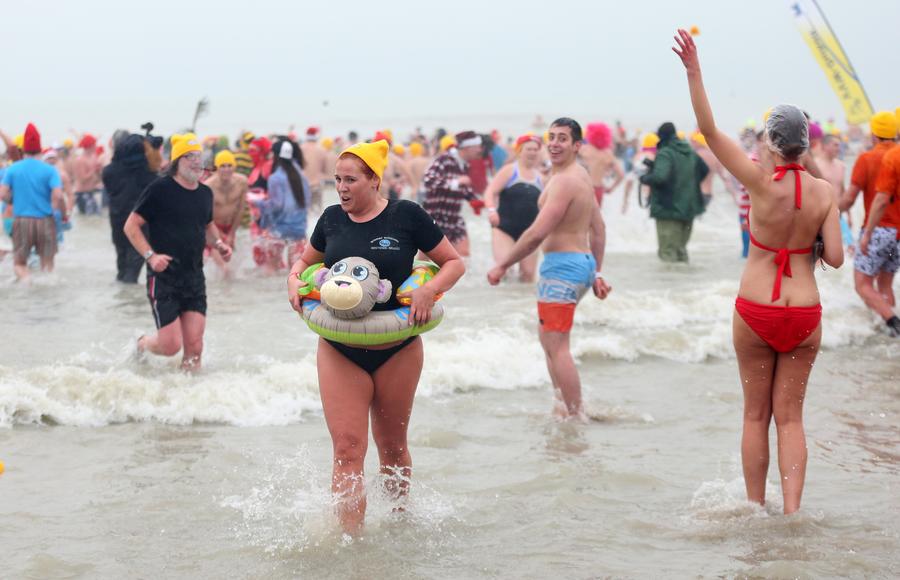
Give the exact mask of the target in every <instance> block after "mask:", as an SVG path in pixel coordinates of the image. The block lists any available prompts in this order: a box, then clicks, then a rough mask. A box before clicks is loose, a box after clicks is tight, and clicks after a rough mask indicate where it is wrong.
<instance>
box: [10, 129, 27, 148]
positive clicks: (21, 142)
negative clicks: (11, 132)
mask: <svg viewBox="0 0 900 580" xmlns="http://www.w3.org/2000/svg"><path fill="white" fill-rule="evenodd" d="M13 143H15V144H16V147H18V148H19V149H24V148H25V133H19V134H18V135H16V136H15V137H13Z"/></svg>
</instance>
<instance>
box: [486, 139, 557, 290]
mask: <svg viewBox="0 0 900 580" xmlns="http://www.w3.org/2000/svg"><path fill="white" fill-rule="evenodd" d="M540 162H541V139H540V137H538V136H536V135H523V136H521V137H519V138H518V139H517V140H516V160H515V161H514V162H512V163H509V164H507V165H504V166H503V168H502V169H500V171H498V172H497V174H496V175H494V178H493V179H491V182H490V183H489V184H488V186H487V189H485V191H484V203H485V207H486V208H487V212H488V220H489V221H490V223H491V227H492V228H493V231H492V233H491V242H492V246H493V249H494V260H495V261H499V260H500V259H501V258H502V257H503V256H506V255H507V254H508V253H509V250H510V249H511V248H512V247H513V244H515V243H516V241H517V240H518V239H519V237H520V236H521V235H522V233H523V232H524V231H525V230H527V229H528V227H529V226H531V224H532V222H534V219H535V218H536V217H537V214H538V198H540V196H541V191H542V190H543V189H544V184H543V182H542V181H541V173H540V171H539V169H538V168H539V166H540ZM498 196H499V203H497V201H496V200H495V198H496V197H498ZM537 258H538V253H537V252H534V253H533V254H531V255H530V256H528V257H527V258H525V259H524V260H522V261H521V262H519V280H520V281H522V282H534V273H535V270H536V269H537Z"/></svg>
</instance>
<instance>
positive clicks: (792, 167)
mask: <svg viewBox="0 0 900 580" xmlns="http://www.w3.org/2000/svg"><path fill="white" fill-rule="evenodd" d="M788 171H793V172H794V205H795V206H797V209H800V191H801V188H800V172H801V171H806V168H805V167H803V166H802V165H800V164H798V163H788V164H787V165H778V166H776V167H775V175H774V176H773V177H772V178H773V179H774V180H775V181H781V180H782V179H784V176H785V175H787V172H788Z"/></svg>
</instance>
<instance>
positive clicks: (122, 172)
mask: <svg viewBox="0 0 900 580" xmlns="http://www.w3.org/2000/svg"><path fill="white" fill-rule="evenodd" d="M675 42H676V46H675V52H676V53H677V54H678V56H679V57H680V59H681V61H682V62H683V64H684V66H685V70H686V73H687V78H688V84H689V89H690V98H691V101H692V104H693V108H694V112H695V115H696V130H694V131H691V132H690V134H687V133H684V132H682V131H679V130H678V129H677V128H676V127H675V125H674V124H673V123H671V122H664V123H662V124H661V125H660V126H659V128H658V129H657V130H656V131H655V132H653V133H646V134H640V133H635V132H629V131H627V130H626V129H625V128H624V127H623V126H622V124H621V123H619V122H615V123H614V124H613V126H612V127H610V126H609V125H607V124H605V123H602V122H592V123H588V124H587V125H586V126H585V127H584V128H582V125H581V124H580V123H578V122H577V121H575V120H573V119H571V118H568V117H560V118H558V119H556V120H554V121H553V122H552V123H550V124H549V126H544V125H543V123H541V124H540V125H541V126H540V127H535V128H534V130H533V131H532V132H524V133H523V134H522V135H518V136H502V135H500V134H499V133H498V132H497V131H492V132H490V133H479V132H476V131H473V130H465V131H459V132H456V133H454V134H450V133H448V132H446V131H445V130H443V129H441V130H437V131H436V132H435V133H434V134H433V135H425V134H424V133H423V132H422V131H421V130H417V131H415V132H413V133H412V134H410V135H407V136H405V137H400V136H395V135H394V134H393V133H392V132H391V131H390V130H388V129H384V130H382V131H379V132H377V133H375V134H373V135H366V136H360V135H358V134H357V133H355V132H350V133H349V134H347V135H341V136H335V137H329V136H325V134H324V133H323V131H322V130H321V129H320V128H319V127H315V126H311V127H309V128H308V129H306V131H305V132H304V134H303V135H297V134H295V133H293V132H287V133H284V134H270V135H257V134H255V133H253V132H251V131H244V132H242V133H241V134H240V135H238V136H237V138H236V139H235V140H234V141H233V142H232V141H231V140H230V139H229V138H227V137H225V136H212V137H207V138H205V139H200V138H198V137H197V136H196V135H195V134H194V133H193V132H185V133H181V134H176V135H172V136H171V137H169V138H163V137H162V136H158V135H155V134H154V133H153V129H154V128H153V126H152V124H149V123H148V124H146V125H144V126H143V127H142V132H130V131H126V130H122V131H117V132H116V133H115V134H114V135H113V136H112V137H111V138H110V139H109V140H108V141H107V142H106V143H105V144H104V145H101V144H100V143H98V140H97V139H96V138H95V137H94V136H92V135H91V134H87V133H85V134H79V135H73V136H72V138H70V139H66V140H65V141H63V142H62V143H60V144H58V145H57V144H54V145H52V146H47V145H46V143H44V142H43V141H42V138H41V135H40V133H39V131H38V129H37V128H36V127H35V126H34V125H32V124H29V125H28V126H27V127H26V128H25V130H24V131H23V132H22V134H21V135H18V136H16V137H13V138H10V137H9V136H8V135H6V134H3V133H0V137H2V139H3V141H4V142H5V143H6V154H5V157H4V159H3V167H2V169H0V173H2V181H0V183H2V185H0V198H2V200H3V208H2V212H3V217H4V230H5V233H4V234H2V237H0V240H2V241H0V256H5V255H6V254H10V253H11V254H12V262H13V268H14V271H15V275H16V277H17V278H18V279H19V280H27V279H28V277H29V275H30V272H31V271H32V270H34V269H35V268H37V267H40V268H41V269H43V270H48V271H49V270H52V269H53V265H54V259H55V256H56V254H57V250H58V248H59V245H60V244H61V243H64V237H65V235H66V232H67V231H68V230H69V229H70V228H71V227H72V223H73V220H72V216H73V215H75V214H77V215H78V216H79V220H80V219H99V218H92V217H91V216H101V215H102V214H104V213H105V214H106V215H107V216H108V219H109V223H110V226H111V238H112V243H113V245H114V247H115V252H116V272H117V275H116V276H117V280H119V281H120V282H123V283H137V282H138V278H139V274H140V271H141V269H142V268H143V267H144V266H145V265H146V272H147V275H146V277H147V295H148V299H149V301H150V305H151V310H152V314H153V318H154V323H155V326H156V332H154V333H153V334H147V335H144V336H142V337H141V338H140V339H139V340H138V341H137V345H136V349H137V350H138V351H139V352H149V353H153V354H156V355H162V356H175V355H177V354H178V353H182V367H183V368H184V369H186V370H198V369H199V368H200V364H201V356H202V350H203V333H204V328H205V320H206V283H205V277H204V264H205V263H206V262H207V261H212V262H214V263H215V265H216V267H218V268H220V269H221V270H222V271H223V274H224V276H225V277H226V278H228V277H230V276H231V275H232V272H231V270H230V264H229V261H230V258H231V256H232V254H233V252H234V250H235V246H236V245H237V244H238V240H237V239H236V233H237V231H238V230H239V229H241V228H247V229H248V230H249V244H250V248H249V253H250V255H252V259H253V261H254V263H255V264H256V266H257V267H258V268H259V271H260V272H261V274H264V275H277V274H282V275H287V286H288V288H287V290H288V300H289V302H290V305H291V307H292V308H294V309H295V310H297V311H298V312H301V311H302V304H303V300H304V298H303V296H302V294H303V292H304V287H305V286H307V285H309V281H308V278H305V277H304V276H303V274H304V272H306V271H307V270H308V268H309V267H310V266H313V265H315V264H319V263H323V264H324V268H327V269H330V272H329V276H330V277H332V278H334V279H337V278H341V279H346V280H348V281H347V282H346V284H347V285H352V284H353V280H351V277H353V278H356V279H357V280H363V279H364V278H365V276H366V275H367V274H368V272H367V271H365V272H364V270H366V268H365V267H363V266H357V267H355V268H353V271H352V272H350V273H348V272H346V269H347V262H346V260H347V259H348V258H351V257H356V258H362V259H364V260H368V262H366V263H371V264H373V265H374V266H375V267H377V269H378V272H380V275H381V276H382V277H383V280H381V281H380V282H381V283H384V282H385V281H387V282H388V283H389V285H388V288H391V287H392V288H394V289H397V288H399V287H400V286H401V284H402V283H403V280H404V278H406V277H407V276H408V275H409V273H410V271H411V270H412V268H413V263H414V260H416V259H417V258H427V259H428V260H430V261H432V262H433V263H434V264H436V270H435V271H436V274H435V275H434V276H433V277H431V278H430V279H428V281H427V282H425V283H424V284H421V285H419V286H418V287H416V288H414V289H411V290H409V291H405V292H401V293H399V294H397V295H393V294H390V295H388V294H387V293H384V295H382V290H383V288H381V289H378V290H373V292H378V295H379V299H378V303H376V304H375V305H374V307H373V309H374V310H375V311H388V310H397V309H400V308H403V307H404V306H403V304H408V306H407V307H408V308H409V312H408V320H409V324H412V325H424V324H427V323H428V321H429V319H430V317H431V312H432V308H433V307H434V303H435V300H436V299H437V298H438V297H439V296H440V295H441V294H443V293H445V292H447V291H449V290H450V289H451V288H452V287H453V285H454V284H455V283H456V282H457V281H458V280H459V279H460V277H462V276H463V275H464V273H465V269H466V266H465V264H466V261H465V258H466V257H467V256H469V255H470V252H471V247H470V244H469V236H468V231H467V222H466V219H464V215H463V208H464V205H466V204H468V205H469V206H470V207H471V210H472V211H473V212H474V214H475V215H476V216H479V218H480V219H485V220H487V221H488V222H489V223H490V225H491V227H492V251H493V257H494V261H495V265H494V267H493V268H492V269H491V270H490V271H489V272H488V274H487V279H488V280H487V281H488V283H489V284H491V285H496V284H499V283H500V282H501V281H502V280H504V278H507V279H512V276H507V275H508V274H509V273H510V270H513V269H515V272H516V276H517V278H518V279H519V280H520V281H522V282H536V283H537V317H536V318H537V322H538V336H539V340H540V343H541V346H542V347H543V350H544V352H545V355H546V363H547V368H548V371H549V375H550V379H551V381H552V385H553V388H554V392H555V394H556V408H555V412H556V414H557V415H558V416H559V417H561V418H576V419H578V418H583V417H584V407H583V402H582V397H581V384H580V379H579V375H578V369H577V366H576V364H575V361H574V359H573V357H572V355H571V352H570V348H569V340H570V333H571V331H572V328H573V319H574V315H575V309H576V305H577V304H578V303H579V302H580V301H581V300H582V298H583V297H584V296H585V295H586V294H587V293H588V292H592V293H593V294H594V295H595V296H596V297H597V298H599V299H604V298H606V297H607V296H608V295H609V294H610V292H611V291H612V288H611V287H610V285H609V284H608V283H607V281H606V280H605V279H604V276H603V274H602V273H601V272H602V266H603V258H604V251H605V238H606V229H605V228H606V226H605V223H604V221H603V217H602V216H603V212H604V211H605V212H610V211H620V212H623V213H624V212H629V211H640V210H642V208H647V209H648V210H649V216H650V217H651V218H652V219H653V220H655V222H656V231H657V240H658V247H659V250H658V255H659V258H660V259H661V260H662V261H665V262H687V261H688V260H689V255H688V243H689V240H690V236H691V231H692V226H693V221H694V219H695V218H696V217H697V216H699V215H701V214H702V213H703V212H704V211H705V209H706V208H707V206H708V205H709V204H710V203H711V200H712V192H713V181H714V180H715V179H716V178H718V179H719V180H721V182H722V187H723V188H724V190H725V191H727V192H728V193H729V194H730V196H731V197H732V199H733V203H734V207H735V236H736V242H737V240H738V239H740V240H741V245H742V254H743V257H744V258H746V265H745V269H744V274H743V277H742V279H741V283H740V290H739V292H738V297H737V299H736V302H735V314H734V347H735V352H736V354H737V359H738V367H739V373H740V377H741V384H742V387H743V390H744V402H745V410H744V419H743V440H742V456H743V467H744V475H745V481H746V485H747V496H748V498H749V499H750V500H751V501H755V502H758V503H764V502H765V478H766V473H767V470H768V464H769V440H768V432H769V424H770V422H771V420H772V419H773V417H774V420H775V424H776V428H777V434H778V440H779V445H778V463H779V469H780V471H781V475H782V490H783V494H784V510H785V512H786V513H791V512H793V511H796V510H797V509H799V506H800V497H801V493H802V489H803V483H804V477H805V469H806V443H805V436H804V431H803V425H802V406H803V400H804V396H805V390H806V387H807V379H808V377H809V373H810V370H811V368H812V364H813V362H814V360H815V357H816V355H817V353H818V349H819V344H820V341H821V333H822V327H821V316H822V307H821V305H820V302H819V294H818V290H817V287H816V282H815V277H814V272H815V269H814V266H815V264H816V263H822V264H827V265H830V266H832V267H835V268H837V267H840V266H841V264H842V262H843V260H844V252H845V250H847V251H848V252H849V253H851V254H852V255H853V261H854V282H855V285H856V289H857V292H858V293H859V295H860V297H861V298H862V300H863V301H864V302H865V304H866V306H868V307H869V308H870V309H871V310H872V311H873V312H875V313H877V315H878V316H880V317H881V319H883V321H884V325H885V326H884V328H885V331H886V332H887V333H890V334H891V335H893V336H900V319H898V317H897V314H896V305H895V300H894V294H893V290H892V284H893V278H894V274H895V272H896V271H897V269H898V267H900V248H898V243H900V242H898V239H900V238H898V228H900V147H897V146H896V140H897V134H898V116H900V109H898V110H896V111H893V112H889V111H882V112H878V113H876V114H875V115H874V116H873V117H872V119H871V123H870V126H869V134H868V135H867V134H866V132H865V131H864V129H863V128H859V127H851V128H849V129H848V130H846V131H843V132H842V131H840V130H839V129H838V128H837V127H835V126H834V124H833V123H831V122H829V123H824V124H821V123H816V122H814V121H812V120H811V119H810V117H809V115H807V114H806V113H805V112H804V111H803V110H801V109H800V108H797V107H795V106H791V105H776V106H774V107H772V108H770V109H769V110H768V111H766V112H765V114H764V115H763V118H762V119H761V122H762V124H761V127H757V126H755V125H756V124H755V123H754V124H748V126H747V127H746V128H744V129H743V130H742V131H741V133H740V135H739V137H738V138H737V139H733V138H732V137H730V136H728V135H727V134H726V133H725V132H723V131H722V130H721V129H719V127H718V126H717V125H716V123H715V121H714V118H713V114H712V109H711V106H710V104H709V102H708V100H707V97H706V94H705V91H704V88H703V82H702V76H701V72H700V64H699V59H698V57H697V51H696V46H695V44H694V41H693V39H692V38H691V37H690V35H689V34H687V33H686V32H684V31H679V33H678V35H677V36H676V38H675ZM853 157H855V163H854V165H853V167H852V170H851V171H850V180H849V186H848V187H845V183H846V178H847V175H846V174H847V168H846V166H845V163H844V161H843V159H845V158H847V159H849V158H853ZM619 188H621V189H622V191H623V193H624V195H623V197H622V200H623V202H622V206H621V207H618V208H610V207H606V208H604V207H603V205H604V198H605V197H606V195H607V194H608V193H610V192H611V191H613V190H617V189H619ZM332 190H333V191H334V192H335V193H334V194H335V195H336V197H337V201H338V203H337V204H334V205H330V206H327V207H326V200H327V198H326V197H325V196H324V195H323V194H324V192H329V194H330V192H331V191H332ZM860 192H862V193H863V204H864V207H865V217H864V219H863V221H862V223H857V224H855V227H856V228H857V229H858V230H859V235H858V237H854V235H853V233H852V229H851V228H853V227H854V224H852V223H851V221H850V217H849V214H848V213H847V211H848V210H849V209H850V208H851V207H852V206H853V204H854V203H855V201H856V200H857V198H858V197H859V193H860ZM632 193H633V194H634V195H632ZM82 216H83V217H82ZM309 223H315V227H314V229H313V230H312V231H309V227H308V224H309ZM539 259H540V264H539ZM358 268H362V270H359V269H358ZM376 282H378V281H377V280H376ZM342 284H344V283H342ZM379 288H380V287H379ZM404 300H405V302H404ZM423 358H424V355H423V349H422V339H421V337H419V336H410V337H408V338H405V339H403V340H388V341H386V342H384V343H383V344H373V343H372V342H371V341H370V342H367V343H366V344H365V345H361V344H354V343H346V342H341V341H335V340H330V339H327V338H324V337H323V338H322V339H321V340H320V342H319V346H318V355H317V364H318V376H319V386H320V392H321V396H322V402H323V408H324V412H325V420H326V422H327V424H328V428H329V431H330V433H331V436H332V440H333V444H334V445H333V447H334V477H333V490H334V493H335V495H336V497H338V498H340V501H339V502H338V512H339V515H340V519H341V522H342V524H343V525H344V527H345V529H347V530H349V531H353V530H356V529H359V527H360V526H361V525H362V523H363V519H364V514H365V492H364V489H363V485H362V481H363V479H362V473H363V463H364V458H365V453H366V442H367V440H368V429H369V417H371V421H372V435H373V437H374V440H375V443H376V445H377V447H378V452H379V458H380V461H381V466H382V470H383V472H384V473H386V474H390V475H395V476H396V478H388V479H389V481H390V482H391V483H389V484H388V485H389V486H390V491H391V493H392V494H394V495H395V497H396V498H397V500H398V501H401V500H402V498H403V497H404V496H405V494H406V492H407V489H408V482H409V476H410V473H411V465H412V464H411V459H410V456H409V450H408V448H407V444H406V429H407V426H408V422H409V417H410V414H411V412H412V402H413V398H414V395H415V390H416V386H417V384H418V380H419V375H420V373H421V370H422V365H423ZM776 386H777V387H778V388H775V387H776Z"/></svg>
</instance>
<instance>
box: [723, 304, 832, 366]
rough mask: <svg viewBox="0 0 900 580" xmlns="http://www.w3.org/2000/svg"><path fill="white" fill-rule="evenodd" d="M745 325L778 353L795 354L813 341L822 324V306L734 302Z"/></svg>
mask: <svg viewBox="0 0 900 580" xmlns="http://www.w3.org/2000/svg"><path fill="white" fill-rule="evenodd" d="M734 308H735V310H737V312H738V314H740V315H741V318H742V319H744V322H746V323H747V326H749V327H750V328H751V329H752V330H753V332H755V333H756V334H757V335H758V336H759V337H760V338H761V339H763V340H764V341H766V343H768V345H769V346H771V347H772V348H773V349H775V350H776V351H778V352H791V351H792V350H794V349H795V348H797V345H799V344H800V343H801V342H803V341H804V340H806V339H807V338H809V335H810V334H812V333H813V331H814V330H815V329H816V327H817V326H819V323H820V322H821V321H822V305H821V304H816V305H815V306H769V305H767V304H758V303H756V302H750V301H749V300H744V299H743V298H741V297H740V296H739V297H738V298H737V300H735V301H734Z"/></svg>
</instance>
